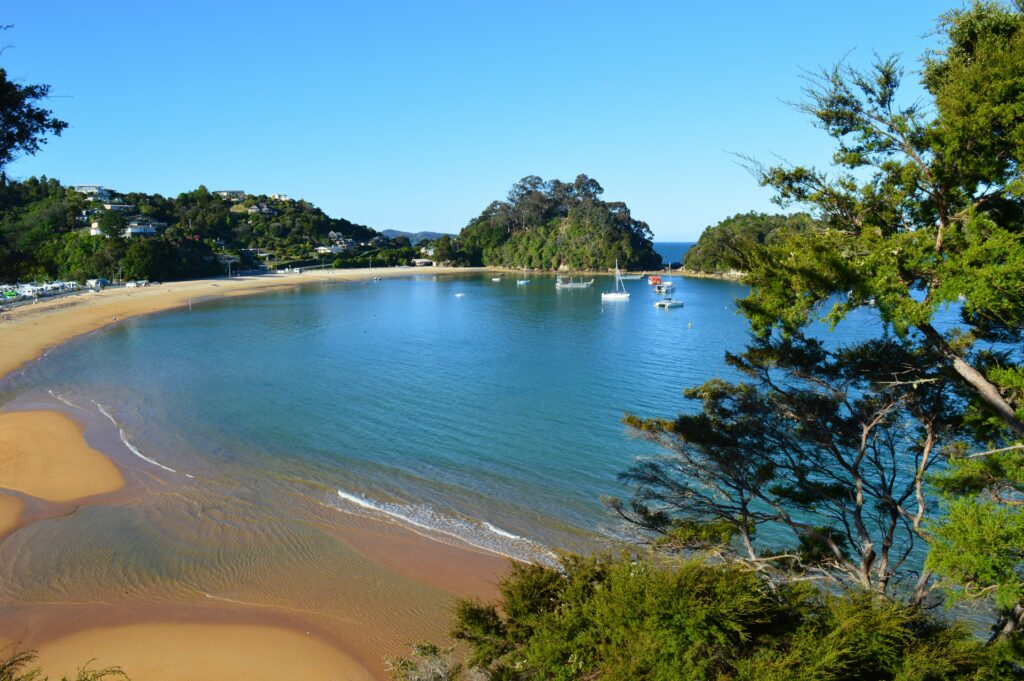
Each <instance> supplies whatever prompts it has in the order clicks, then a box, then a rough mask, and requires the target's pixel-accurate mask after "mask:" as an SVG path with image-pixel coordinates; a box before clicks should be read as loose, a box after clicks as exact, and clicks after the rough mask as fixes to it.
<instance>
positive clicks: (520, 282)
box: [516, 267, 530, 286]
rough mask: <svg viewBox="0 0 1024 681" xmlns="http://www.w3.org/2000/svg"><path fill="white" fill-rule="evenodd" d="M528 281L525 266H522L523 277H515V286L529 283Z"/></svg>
mask: <svg viewBox="0 0 1024 681" xmlns="http://www.w3.org/2000/svg"><path fill="white" fill-rule="evenodd" d="M529 283H530V280H529V279H527V278H526V268H525V267H524V268H523V278H522V279H516V286H525V285H526V284H529Z"/></svg>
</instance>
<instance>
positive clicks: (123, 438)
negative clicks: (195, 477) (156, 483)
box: [93, 402, 192, 478]
mask: <svg viewBox="0 0 1024 681" xmlns="http://www.w3.org/2000/svg"><path fill="white" fill-rule="evenodd" d="M93 404H95V405H96V408H97V409H99V410H100V413H101V414H103V415H104V416H106V417H107V418H108V419H110V422H111V423H113V424H114V427H115V428H117V432H118V434H119V435H120V436H121V442H123V443H124V446H125V447H127V448H128V451H130V452H131V453H132V454H134V455H135V456H137V457H139V458H140V459H142V460H143V461H145V462H147V463H151V464H153V465H154V466H156V467H158V468H163V469H164V470H165V471H168V472H170V473H177V472H178V471H176V470H175V469H173V468H171V467H170V466H165V465H163V464H162V463H160V462H159V461H157V460H156V459H151V458H149V457H148V456H146V455H145V454H143V453H142V452H140V451H139V448H138V447H136V446H135V445H133V444H132V443H131V441H130V440H129V439H128V435H127V434H126V433H125V432H124V428H122V427H121V424H120V423H118V422H117V419H115V418H114V417H113V416H111V414H110V412H109V411H107V410H106V409H105V408H104V407H103V405H102V404H100V403H99V402H93ZM184 475H185V476H186V477H189V478H191V477H192V476H191V475H189V474H188V473H185V474H184Z"/></svg>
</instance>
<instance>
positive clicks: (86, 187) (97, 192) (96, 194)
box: [71, 184, 113, 201]
mask: <svg viewBox="0 0 1024 681" xmlns="http://www.w3.org/2000/svg"><path fill="white" fill-rule="evenodd" d="M71 189H72V190H73V191H76V192H78V193H79V194H84V195H85V196H86V197H87V198H88V199H89V200H90V201H110V199H111V196H112V194H113V192H112V191H111V190H109V189H107V188H106V187H102V186H100V185H98V184H76V185H72V186H71Z"/></svg>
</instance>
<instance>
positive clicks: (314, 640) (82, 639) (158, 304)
mask: <svg viewBox="0 0 1024 681" xmlns="http://www.w3.org/2000/svg"><path fill="white" fill-rule="evenodd" d="M488 271H491V270H490V268H450V267H436V268H435V267H431V268H417V269H398V268H375V269H372V270H326V271H312V272H304V273H301V274H295V273H288V274H267V275H258V276H243V277H237V278H231V279H227V278H226V277H222V278H216V279H204V280H192V281H184V282H172V283H167V284H161V285H158V286H151V287H145V288H133V289H128V288H119V289H108V290H105V291H103V292H101V293H98V294H93V293H83V294H81V295H78V296H73V297H68V298H59V299H51V300H45V299H44V300H41V301H40V302H38V303H35V304H31V305H24V306H21V307H19V308H16V309H14V310H10V311H7V312H4V314H5V315H6V319H4V320H3V321H0V380H2V379H3V378H6V377H8V376H10V375H12V374H13V373H15V372H17V371H19V370H22V369H24V367H25V366H26V365H28V364H29V363H30V362H32V361H35V360H37V359H40V358H41V357H44V356H45V355H46V353H47V352H49V350H51V349H53V348H55V347H57V346H58V345H60V344H62V343H65V342H67V341H70V340H72V339H75V338H78V337H81V336H83V335H86V334H88V333H91V332H93V331H96V330H98V329H101V328H104V327H106V326H108V325H110V324H114V323H118V322H121V321H123V320H125V319H131V318H135V317H139V316H142V315H146V314H153V313H158V312H162V311H166V310H173V309H179V308H182V307H184V306H187V305H189V304H190V303H200V302H203V301H209V300H217V299H224V298H230V297H236V296H245V295H253V294H258V293H264V292H272V291H275V290H286V289H292V288H296V287H301V286H308V285H316V284H325V283H334V282H338V283H341V282H360V281H369V280H372V279H373V278H375V277H381V278H399V277H418V276H437V275H452V274H455V275H457V274H473V273H481V272H488ZM44 409H45V407H44ZM41 413H47V412H41ZM31 414H33V412H31V411H18V410H17V407H16V410H15V411H7V412H0V420H2V419H4V418H11V419H25V418H39V417H38V416H36V417H33V416H31ZM49 414H51V417H50V418H57V419H58V420H59V419H66V421H67V422H68V423H69V424H71V425H72V427H73V428H77V432H76V433H75V434H74V435H75V437H77V438H78V440H79V441H80V445H81V446H84V447H85V448H86V449H90V451H95V450H91V448H89V447H88V445H87V444H86V443H85V439H84V433H83V430H82V429H83V426H82V425H81V424H77V422H76V420H72V419H71V418H69V417H68V416H67V414H62V413H61V411H60V409H59V408H56V407H55V410H54V411H51V412H49ZM26 415H29V416H27V417H26ZM53 415H56V416H53ZM13 428H14V431H13V432H15V433H16V434H17V435H21V433H20V431H19V430H18V428H17V427H13ZM44 430H45V429H44ZM23 439H24V438H23ZM66 440H67V435H65V441H66ZM51 446H52V443H51ZM58 448H59V447H58ZM104 449H106V447H104ZM0 454H2V452H0ZM95 454H96V455H97V456H100V457H103V459H104V460H105V461H106V463H107V464H108V465H114V466H115V467H120V468H121V469H123V472H124V473H125V474H126V475H129V476H130V477H138V476H139V475H140V474H144V475H147V476H150V477H151V476H152V473H151V472H149V471H147V470H146V469H144V468H143V467H142V466H143V464H141V463H140V462H136V461H132V460H130V458H126V457H125V456H124V455H123V453H122V454H121V455H118V456H114V455H109V454H105V453H103V452H95ZM111 461H112V462H113V464H110V462H111ZM8 468H10V466H8ZM39 468H40V467H39V466H36V471H35V472H36V473H38V472H39ZM44 468H45V467H44ZM36 477H37V478H38V477H39V476H36ZM157 477H159V473H158V474H157ZM38 482H39V480H36V481H35V482H34V483H32V484H36V483H38ZM121 483H122V486H123V484H124V480H123V479H122V481H121ZM166 484H168V485H173V484H175V483H173V482H167V483H166ZM3 485H10V483H9V481H6V480H5V479H3V478H0V486H3ZM136 487H137V486H136ZM9 489H14V487H13V486H10V487H9ZM31 490H32V491H36V492H38V491H39V490H38V489H37V488H36V487H31ZM87 491H88V490H87ZM142 493H144V491H140V490H138V489H135V490H134V491H132V490H120V491H117V492H114V490H110V491H107V492H105V491H103V490H99V491H97V492H95V493H93V494H92V495H91V496H89V495H85V496H78V497H75V496H74V495H70V493H65V494H63V495H62V496H61V499H62V501H60V502H56V501H52V502H51V501H46V500H44V499H43V498H42V497H41V496H40V497H24V498H23V497H22V496H18V494H19V492H18V491H15V493H14V494H8V493H6V490H5V489H0V520H4V521H7V522H8V523H9V525H8V526H7V527H6V528H0V546H3V544H5V543H7V544H8V546H7V547H5V548H6V549H7V550H8V551H10V552H13V553H14V555H15V556H16V555H18V553H19V551H21V550H24V549H26V548H28V547H30V546H31V545H32V544H31V537H32V536H33V534H34V532H33V530H34V529H39V528H40V527H43V524H44V523H46V522H48V521H53V522H59V520H60V518H61V517H62V516H60V515H55V514H54V513H52V512H48V513H39V512H38V509H39V507H40V506H45V507H47V508H50V507H52V508H50V510H51V511H52V510H53V509H58V510H60V511H61V512H62V513H64V514H77V513H78V512H79V510H80V509H86V508H88V507H90V506H103V505H109V504H111V503H113V504H121V503H131V495H132V494H136V495H138V494H142ZM20 494H25V491H24V490H22V491H21V492H20ZM59 496H60V495H59ZM115 497H117V499H114V498H115ZM126 498H127V499H128V501H125V499H126ZM136 498H138V497H136ZM25 500H27V501H28V503H25ZM30 511H31V512H30ZM76 517H78V516H76ZM328 531H329V533H330V534H331V535H332V536H333V537H334V538H335V539H336V540H337V541H338V542H340V543H341V544H342V545H344V546H346V547H347V549H348V550H349V551H351V552H353V553H354V554H355V555H357V556H360V557H361V560H363V561H364V562H365V563H366V565H367V566H368V567H365V568H363V573H360V574H358V575H355V576H354V578H355V579H356V581H357V582H358V580H360V579H367V578H368V577H369V578H371V579H376V580H381V579H384V580H388V581H391V582H395V583H398V584H401V585H403V587H402V588H403V590H404V591H403V592H404V593H405V594H406V596H407V597H408V595H409V594H416V596H415V600H416V602H417V603H420V605H419V606H418V608H419V610H417V612H422V613H427V612H429V613H430V616H428V617H425V616H424V615H422V614H421V615H419V616H418V618H413V620H411V621H397V622H395V623H394V624H393V625H390V624H389V623H385V622H383V621H382V620H381V618H380V617H379V616H378V617H376V618H367V619H360V618H358V617H357V618H356V619H355V620H353V619H352V618H350V617H346V616H345V612H337V613H332V615H331V616H330V617H326V616H324V615H316V616H314V615H309V616H306V615H303V614H301V613H300V611H298V610H296V613H295V614H292V615H287V616H286V615H285V614H282V613H283V611H282V610H281V608H282V605H279V604H278V605H275V603H274V600H275V599H273V598H269V597H268V598H266V599H264V598H254V599H250V600H251V601H253V602H245V603H241V602H234V601H231V600H230V599H228V600H223V599H215V598H213V597H211V596H209V595H206V596H205V597H204V596H203V595H202V594H197V596H196V597H195V598H189V599H183V600H181V601H179V602H176V603H173V604H172V603H161V604H158V603H155V602H153V601H152V600H151V599H150V598H148V597H145V596H140V597H139V598H141V599H142V600H141V601H138V602H136V605H135V606H133V607H128V608H127V610H126V609H125V604H122V605H121V606H112V604H110V603H103V602H96V603H81V602H67V603H61V602H60V601H59V600H57V601H51V600H48V599H47V600H44V601H43V602H40V603H38V604H36V605H33V604H32V602H31V601H29V602H17V603H14V602H10V601H8V602H6V603H0V632H2V633H0V644H6V643H11V642H15V641H16V642H18V643H19V647H21V648H36V649H38V650H39V651H40V662H41V663H43V664H44V665H45V666H44V671H46V672H47V673H49V674H50V675H51V676H59V675H60V674H62V673H67V672H68V671H72V667H74V666H75V665H80V664H83V663H85V662H86V661H87V660H88V659H90V658H92V657H97V658H99V660H98V663H99V665H121V666H123V667H124V668H125V671H126V672H127V673H128V674H129V675H131V676H132V678H133V679H135V681H146V680H147V679H150V680H162V679H172V678H180V676H179V674H180V673H185V672H188V673H189V678H194V679H203V678H207V679H211V680H212V679H219V678H226V679H230V678H239V679H241V678H247V679H248V678H267V679H270V678H283V677H282V676H281V674H283V673H285V672H286V671H288V668H287V666H286V665H287V662H288V661H289V660H290V659H293V658H290V657H289V650H291V649H294V650H295V651H297V652H296V653H295V654H296V655H299V656H300V657H301V658H302V660H301V663H302V665H305V666H303V667H301V669H303V670H307V671H306V672H304V674H303V678H337V677H338V676H339V675H341V676H342V677H344V678H353V679H386V678H387V676H386V672H385V669H384V663H383V655H385V654H386V655H399V654H405V653H406V652H407V649H405V648H397V649H396V645H398V644H399V642H398V641H397V640H395V638H396V636H398V637H403V640H402V641H401V645H405V644H407V643H412V642H414V641H415V640H423V638H426V637H434V638H437V637H439V636H443V635H444V629H445V628H446V626H447V613H448V612H450V608H451V606H452V604H453V602H454V598H455V597H475V598H483V599H488V598H492V597H494V596H495V595H496V587H495V582H496V581H497V577H498V575H499V574H500V573H501V572H502V571H503V570H504V569H505V568H506V567H507V564H508V559H506V558H504V557H501V556H498V555H496V554H491V553H486V552H483V551H480V550H477V549H473V548H471V547H461V546H453V545H451V544H449V543H447V542H443V541H440V540H437V539H434V538H431V537H427V536H423V535H421V534H420V533H417V532H415V531H413V530H411V529H409V528H405V527H403V526H401V525H398V524H395V523H392V522H388V521H387V520H384V519H381V520H376V519H344V520H338V521H334V522H331V527H330V528H329V530H328ZM364 573H365V574H364ZM283 577H285V575H282V578H283ZM416 585H419V586H416ZM334 586H335V587H336V590H337V591H339V592H344V591H345V589H346V588H347V587H346V580H344V579H342V580H341V583H338V584H335V585H334ZM267 594H268V596H269V594H270V592H269V591H268V592H267ZM256 595H257V596H258V595H259V593H257V594H256ZM335 596H337V594H335ZM400 598H401V597H400V596H398V595H395V596H392V599H393V600H395V603H392V604H391V607H392V608H394V609H399V606H401V605H405V604H404V602H402V601H400V600H397V599H400ZM131 602H133V601H129V603H131ZM381 605H382V610H386V608H385V607H383V606H386V605H387V604H381ZM353 607H356V606H353ZM285 609H286V610H287V608H285ZM138 611H144V612H145V614H144V615H143V616H142V618H140V617H139V615H138V614H137V612H138ZM354 614H355V615H358V613H354ZM371 619H372V620H373V621H369V620H371ZM401 632H404V633H401ZM225 637H226V638H227V639H229V640H230V641H231V643H230V644H224V645H218V646H217V647H216V648H215V649H214V647H213V646H210V650H209V655H210V656H212V657H210V659H215V660H217V661H218V664H219V665H220V666H218V664H214V665H211V666H210V667H209V668H208V669H203V670H193V669H192V668H191V667H188V666H187V660H186V658H183V657H182V656H181V655H177V656H176V655H175V654H174V652H173V650H172V648H169V647H168V646H167V645H163V644H162V643H161V642H165V641H177V642H178V644H176V647H174V650H185V651H186V652H187V650H188V649H189V647H194V646H200V647H202V646H203V645H204V642H205V641H211V640H213V641H220V640H221V639H222V638H225ZM404 638H409V639H410V640H408V641H406V640H404ZM122 641H124V642H122ZM127 642H130V645H129V644H128V643H127ZM146 642H155V644H154V645H155V647H154V645H149V643H146ZM119 646H120V648H119ZM119 649H123V650H124V654H123V655H122V656H120V657H119V656H118V654H117V651H118V650H119ZM270 651H278V652H281V651H283V653H282V654H281V655H277V657H275V656H274V655H270V658H273V659H271V660H270V661H269V662H268V661H267V659H268V654H269V652H270ZM275 654H276V653H275ZM78 658H80V659H78ZM69 665H70V666H69ZM96 667H97V665H95V664H94V665H93V668H96ZM133 668H134V669H135V672H134V673H133ZM196 674H199V675H198V676H197V675H196ZM286 676H287V674H286Z"/></svg>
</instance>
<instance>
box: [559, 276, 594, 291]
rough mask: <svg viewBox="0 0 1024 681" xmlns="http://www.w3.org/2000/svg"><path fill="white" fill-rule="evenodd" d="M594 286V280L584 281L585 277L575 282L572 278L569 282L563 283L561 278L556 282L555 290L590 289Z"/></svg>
mask: <svg viewBox="0 0 1024 681" xmlns="http://www.w3.org/2000/svg"><path fill="white" fill-rule="evenodd" d="M593 285H594V280H593V279H591V280H590V281H583V277H580V280H579V281H573V280H572V277H569V281H562V278H561V277H558V279H556V280H555V288H590V287H591V286H593Z"/></svg>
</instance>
